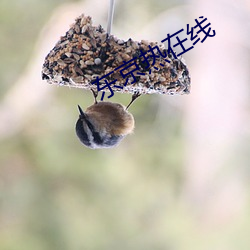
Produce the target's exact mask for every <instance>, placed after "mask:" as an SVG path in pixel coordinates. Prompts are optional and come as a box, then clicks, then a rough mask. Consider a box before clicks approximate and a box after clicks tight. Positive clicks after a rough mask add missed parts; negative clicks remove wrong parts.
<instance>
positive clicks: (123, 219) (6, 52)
mask: <svg viewBox="0 0 250 250" xmlns="http://www.w3.org/2000/svg"><path fill="white" fill-rule="evenodd" d="M64 2H70V1H66V0H65V1H63V0H54V1H51V0H43V1H40V0H19V1H8V0H1V2H0V30H1V36H0V44H1V46H0V54H1V61H0V64H1V66H0V82H1V85H0V92H1V97H3V96H4V95H5V93H6V91H7V90H8V88H9V86H11V85H12V83H13V82H15V81H16V79H17V78H18V76H19V75H20V74H21V73H22V71H23V70H24V69H25V66H26V64H27V62H28V60H29V58H30V56H31V53H32V51H33V49H34V44H35V42H36V39H37V36H38V34H39V32H40V30H41V28H42V27H43V25H44V24H45V23H46V21H47V19H48V17H49V16H50V15H51V13H52V11H53V10H54V8H56V7H57V6H59V5H60V4H62V3H64ZM130 2H131V3H132V1H130ZM179 2H180V1H178V3H179ZM175 3H176V2H175ZM142 4H144V1H142V0H141V1H138V2H137V4H136V6H137V8H138V11H139V6H140V5H142ZM125 5H127V3H126V1H123V2H122V3H121V5H120V8H119V9H118V10H117V13H116V15H117V16H119V19H118V20H117V22H118V23H119V22H120V23H121V22H122V21H123V20H124V18H126V17H125V13H127V11H124V7H125ZM128 5H129V4H128ZM173 5H174V1H172V2H171V1H168V2H166V1H163V0H161V1H157V2H155V1H146V4H145V6H144V8H145V9H147V10H148V13H150V15H151V17H152V16H153V15H156V14H157V13H159V12H161V11H162V9H166V8H168V7H170V6H173ZM149 10H150V11H152V12H150V11H149ZM116 18H117V17H116ZM38 74H40V72H38ZM48 88H56V87H55V86H48ZM69 93H70V94H69ZM162 98H172V99H176V100H178V98H180V97H158V96H144V97H143V98H139V99H138V100H137V101H136V102H137V103H136V105H135V106H132V108H131V112H132V113H133V114H134V116H135V120H136V132H135V134H133V135H131V136H129V137H127V138H126V139H125V140H124V141H123V142H122V143H121V145H120V146H119V147H117V148H114V149H111V150H110V149H106V150H96V151H93V150H90V149H87V148H84V147H82V146H81V145H80V143H79V142H78V139H77V138H76V136H75V132H74V129H73V127H74V122H75V121H76V118H77V109H76V103H79V104H81V105H82V106H83V107H86V106H88V105H89V104H90V103H92V102H93V100H92V99H93V98H92V96H91V94H90V93H86V92H84V93H82V92H81V91H79V90H76V89H71V90H69V89H68V88H56V91H55V95H54V96H53V98H51V99H49V100H48V101H47V102H46V103H44V106H45V107H46V108H47V112H39V111H40V110H37V114H34V116H33V118H32V119H31V120H30V121H29V125H28V126H26V127H24V128H23V129H22V131H20V132H19V133H18V134H16V135H15V136H13V137H12V138H8V139H5V140H2V141H1V143H0V166H1V169H0V249H1V250H33V249H36V250H51V249H53V250H57V249H58V250H59V249H60V250H68V249H70V250H80V249H81V250H83V249H84V250H110V249H119V250H123V249H124V250H125V249H126V250H127V249H130V250H133V249H135V250H140V249H141V250H152V249H154V250H168V249H171V250H175V249H176V250H177V249H178V250H179V249H180V250H181V249H192V250H196V249H202V250H206V249H227V250H230V249H232V250H233V249H241V250H248V249H249V242H248V241H249V235H248V232H249V230H250V227H249V225H250V216H249V215H248V216H244V217H242V220H237V221H232V223H230V225H229V226H228V227H223V232H221V228H220V227H218V229H217V230H213V231H210V232H209V234H207V233H206V232H203V231H202V230H201V229H200V228H199V219H197V218H195V216H194V214H193V213H192V211H189V208H188V207H187V205H186V204H185V201H184V200H183V199H182V193H181V188H182V180H183V176H182V175H183V161H184V159H183V152H184V146H183V137H182V126H183V124H182V119H183V116H182V111H181V110H180V109H178V107H176V106H175V105H174V104H173V105H171V103H168V102H167V103H164V101H163V99H162ZM129 99H130V96H128V95H125V96H124V95H119V94H116V95H115V97H114V98H113V100H112V101H114V102H115V101H117V102H121V103H123V104H126V103H128V101H129ZM215 247H216V248H215Z"/></svg>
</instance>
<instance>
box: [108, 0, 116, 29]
mask: <svg viewBox="0 0 250 250" xmlns="http://www.w3.org/2000/svg"><path fill="white" fill-rule="evenodd" d="M114 9H115V0H110V4H109V13H108V26H107V33H108V34H110V33H111V29H112V23H113V16H114Z"/></svg>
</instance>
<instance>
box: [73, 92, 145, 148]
mask: <svg viewBox="0 0 250 250" xmlns="http://www.w3.org/2000/svg"><path fill="white" fill-rule="evenodd" d="M91 91H92V93H93V95H94V99H95V102H94V104H93V105H91V106H90V107H88V108H87V109H86V110H85V112H84V111H83V110H82V108H81V107H80V105H78V110H79V118H78V120H77V122H76V126H75V130H76V135H77V136H78V138H79V140H80V142H81V143H82V144H83V145H84V146H86V147H88V148H91V149H100V148H112V147H115V146H117V145H119V143H120V142H121V141H122V139H123V138H124V137H126V136H127V135H128V134H131V133H132V132H133V130H134V126H135V121H134V117H133V115H132V114H131V113H130V112H128V108H129V107H130V105H131V104H132V103H133V102H134V101H135V100H136V99H137V98H138V97H139V96H140V94H139V92H136V93H134V94H133V95H132V100H131V102H130V103H129V104H128V105H127V107H125V106H123V105H122V104H119V103H113V102H107V101H100V102H98V101H97V95H98V92H97V93H96V92H95V91H94V90H92V89H91Z"/></svg>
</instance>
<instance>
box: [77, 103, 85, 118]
mask: <svg viewBox="0 0 250 250" xmlns="http://www.w3.org/2000/svg"><path fill="white" fill-rule="evenodd" d="M77 106H78V110H79V113H80V118H86V116H85V114H84V112H83V111H82V108H81V107H80V106H79V105H77Z"/></svg>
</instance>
